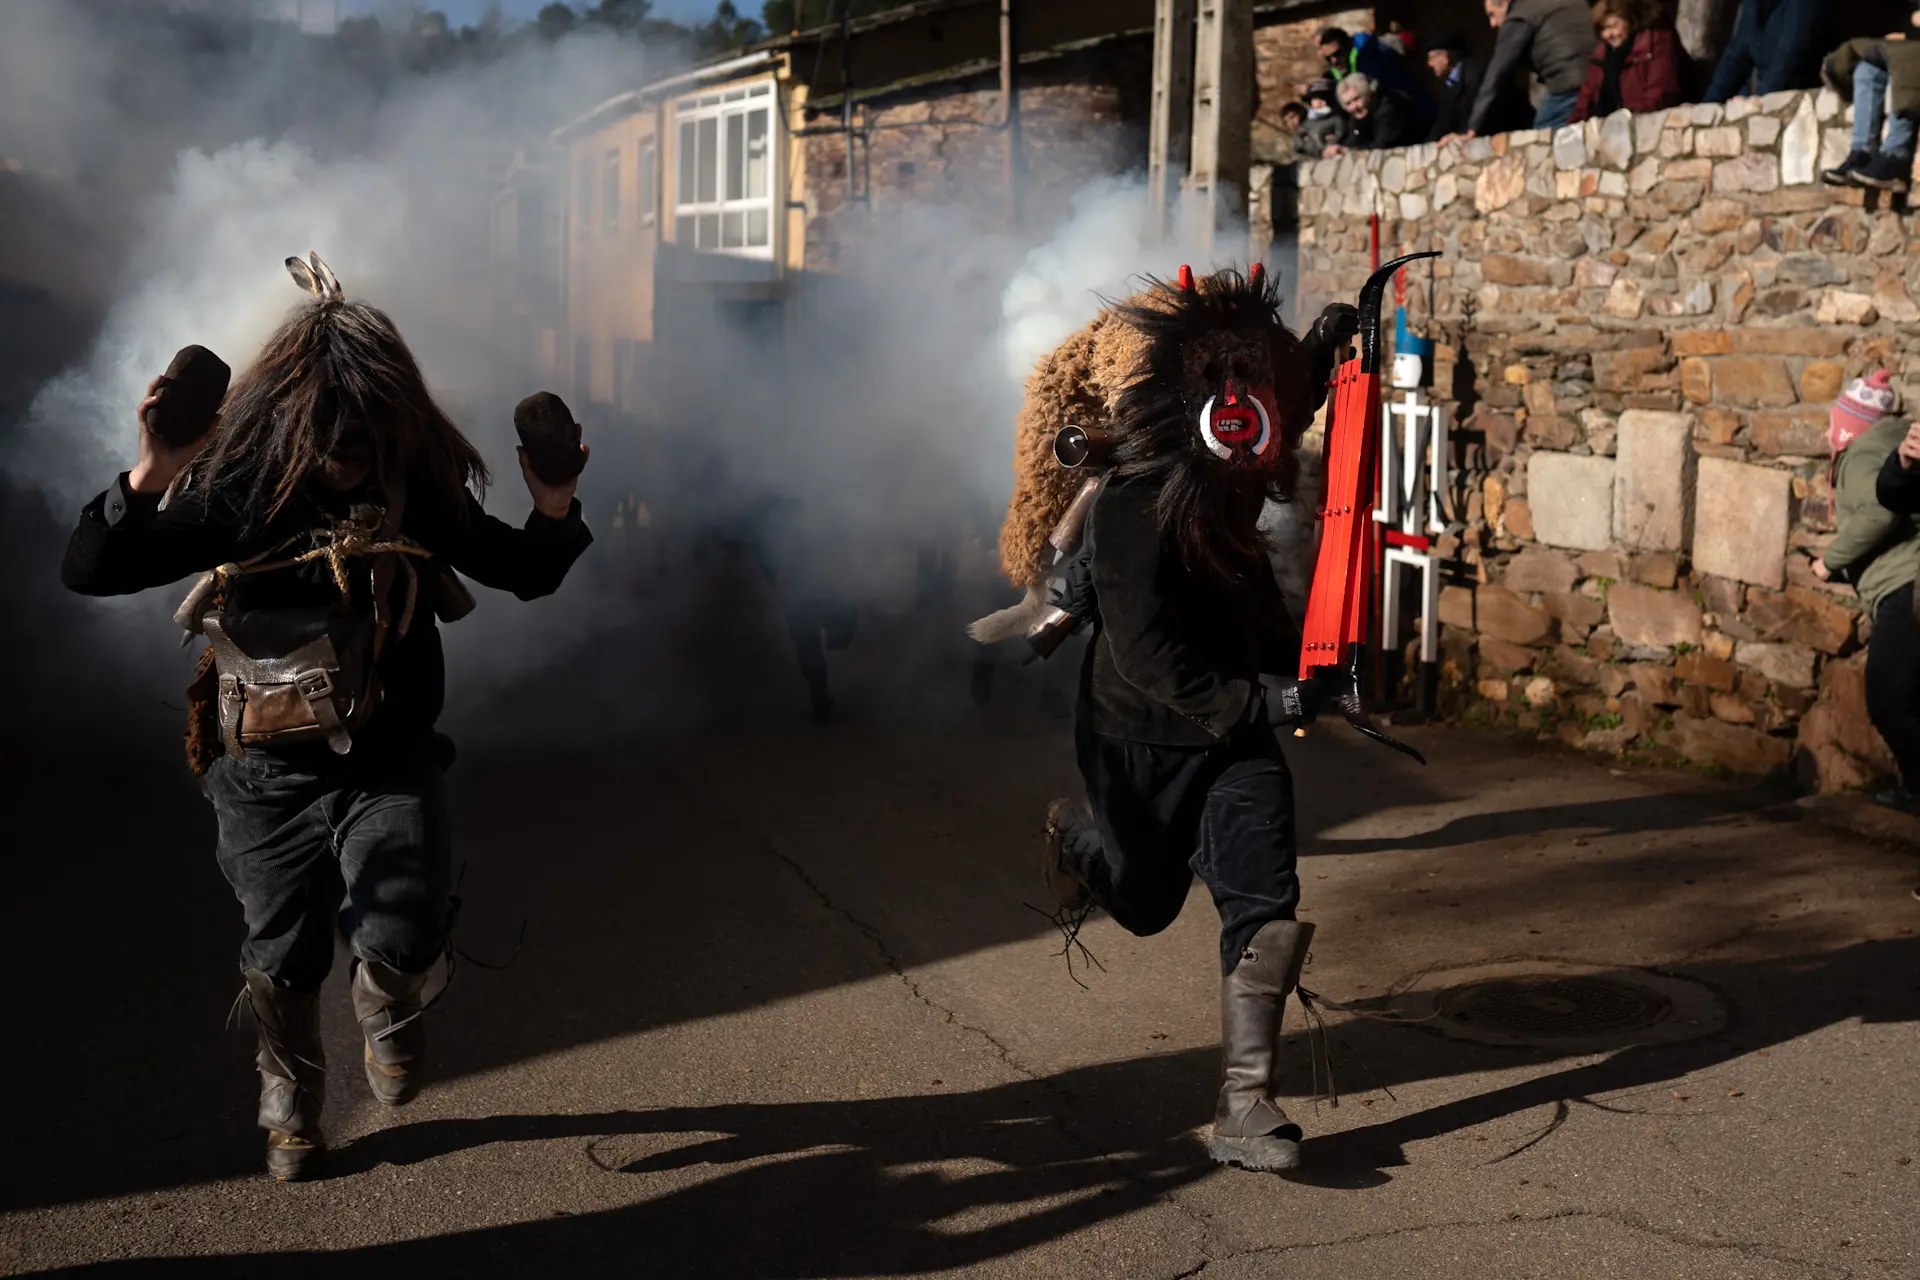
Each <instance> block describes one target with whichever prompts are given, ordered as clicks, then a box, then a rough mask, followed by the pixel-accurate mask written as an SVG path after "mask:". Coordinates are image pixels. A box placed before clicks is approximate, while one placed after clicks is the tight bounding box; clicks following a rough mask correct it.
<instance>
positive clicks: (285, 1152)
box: [242, 969, 327, 1182]
mask: <svg viewBox="0 0 1920 1280" xmlns="http://www.w3.org/2000/svg"><path fill="white" fill-rule="evenodd" d="M242 976H243V977H244V978H245V979H246V984H247V1002H248V1004H249V1005H250V1006H251V1008H252V1009H253V1021H254V1026H255V1027H256V1028H257V1030H258V1032H259V1037H260V1049H259V1052H258V1053H257V1054H255V1055H254V1064H255V1066H257V1067H258V1068H259V1070H260V1114H259V1124H260V1127H261V1128H262V1129H265V1130H266V1131H267V1172H268V1173H269V1174H271V1175H272V1176H273V1177H274V1178H275V1179H276V1180H278V1181H280V1182H299V1181H301V1180H302V1179H304V1178H311V1177H312V1176H314V1174H316V1173H317V1172H319V1170H320V1166H321V1164H322V1162H323V1161H324V1160H325V1159H326V1154H327V1143H326V1139H325V1138H324V1137H323V1136H322V1135H321V1133H320V1109H321V1107H323V1106H324V1105H325V1104H326V1100H327V1051H326V1048H325V1046H323V1045H322V1044H321V1041H320V993H319V992H318V991H295V990H293V989H292V988H290V987H282V986H279V985H277V984H276V983H275V982H274V980H273V979H272V978H270V977H268V976H267V975H266V974H265V973H264V972H262V971H261V970H259V969H248V970H246V971H245V972H244V973H243V975H242Z"/></svg>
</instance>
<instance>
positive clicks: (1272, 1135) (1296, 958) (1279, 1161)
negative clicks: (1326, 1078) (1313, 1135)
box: [1207, 920, 1313, 1170]
mask: <svg viewBox="0 0 1920 1280" xmlns="http://www.w3.org/2000/svg"><path fill="white" fill-rule="evenodd" d="M1312 940H1313V926H1312V925H1310V924H1303V923H1301V922H1300V921H1297V920H1274V921H1271V922H1270V923H1268V924H1266V925H1263V926H1262V927H1261V929H1260V932H1258V933H1256V934H1254V935H1253V938H1252V940H1251V941H1249V942H1248V943H1247V945H1246V948H1245V949H1244V950H1243V951H1242V952H1241V953H1240V963H1239V964H1237V965H1235V966H1234V969H1233V972H1232V973H1230V974H1228V975H1227V976H1226V977H1225V978H1224V979H1222V980H1221V983H1220V1056H1221V1060H1222V1061H1221V1065H1222V1075H1223V1076H1224V1080H1223V1082H1222V1084H1221V1085H1220V1103H1219V1106H1218V1107H1216V1108H1215V1109H1214V1115H1213V1129H1212V1131H1211V1132H1210V1133H1209V1134H1208V1137H1207V1154H1208V1155H1211V1156H1212V1157H1213V1158H1214V1159H1215V1160H1217V1161H1219V1162H1220V1163H1221V1164H1237V1165H1239V1166H1241V1167H1242V1168H1246V1169H1260V1170H1281V1169H1297V1168H1299V1167H1300V1126H1299V1125H1297V1124H1295V1123H1293V1121H1291V1120H1289V1119H1288V1118H1287V1113H1286V1112H1284V1111H1282V1110H1281V1109H1280V1105H1279V1104H1278V1103H1276V1102H1275V1101H1274V1100H1273V1090H1274V1086H1275V1085H1276V1084H1277V1083H1278V1080H1279V1074H1280V1073H1279V1057H1280V1024H1281V1020H1282V1017H1283V1015H1284V1014H1285V1011H1286V1006H1287V996H1288V995H1289V994H1291V993H1292V991H1293V989H1294V988H1295V987H1296V986H1298V985H1299V982H1300V966H1301V965H1302V964H1304V963H1305V962H1306V958H1307V944H1308V943H1309V942H1310V941H1312Z"/></svg>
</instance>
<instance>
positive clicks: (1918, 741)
mask: <svg viewBox="0 0 1920 1280" xmlns="http://www.w3.org/2000/svg"><path fill="white" fill-rule="evenodd" d="M1867 715H1868V716H1869V717H1870V718H1871V719H1872V720H1873V727H1874V728H1876V729H1878V730H1879V731H1880V736H1881V737H1882V738H1885V739H1886V740H1887V746H1888V748H1889V749H1890V750H1891V751H1892V752H1893V758H1894V759H1895V760H1896V761H1898V762H1899V765H1900V782H1901V785H1903V786H1905V787H1906V788H1907V789H1908V790H1912V789H1914V788H1915V787H1920V627H1916V626H1915V625H1914V621H1913V585H1912V584H1911V583H1909V584H1908V585H1906V586H1904V587H1902V588H1900V589H1899V590H1898V591H1896V592H1894V593H1893V594H1892V595H1890V596H1888V597H1887V598H1886V599H1884V600H1882V601H1881V602H1880V607H1879V608H1878V609H1876V610H1875V611H1874V615H1873V639H1871V640H1870V641H1868V642H1867Z"/></svg>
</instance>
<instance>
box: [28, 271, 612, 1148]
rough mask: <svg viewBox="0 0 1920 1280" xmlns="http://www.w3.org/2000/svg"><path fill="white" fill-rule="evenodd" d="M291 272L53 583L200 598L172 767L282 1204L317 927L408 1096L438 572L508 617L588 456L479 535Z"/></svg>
mask: <svg viewBox="0 0 1920 1280" xmlns="http://www.w3.org/2000/svg"><path fill="white" fill-rule="evenodd" d="M288 268H289V270H291V271H292V272H293V274H294V277H295V279H296V281H298V282H299V283H300V284H302V285H303V287H305V288H306V289H307V290H308V291H309V292H310V293H311V294H312V295H313V296H312V298H311V299H310V300H309V301H308V302H306V303H305V304H303V305H302V306H301V307H300V308H299V310H298V311H296V312H295V313H294V314H293V315H292V316H291V317H290V318H289V319H288V320H287V321H286V322H285V323H284V324H282V325H281V326H280V328H279V329H278V330H276V331H275V332H274V333H273V335H272V336H271V337H269V338H268V339H267V341H266V345H265V346H264V348H263V349H262V350H261V352H260V354H259V355H258V357H257V358H256V359H255V360H254V362H253V365H252V367H251V368H249V369H248V370H246V371H245V372H244V373H243V374H242V375H241V376H240V377H239V378H238V379H237V380H236V381H235V383H234V385H233V386H232V388H231V390H229V391H228V392H227V394H226V397H225V401H224V404H221V402H220V400H219V399H218V397H217V395H216V396H215V397H214V399H213V401H212V403H213V404H214V405H219V406H220V411H219V414H218V418H217V421H215V420H213V419H212V418H211V410H209V415H208V420H207V421H206V422H205V423H203V424H202V426H201V428H200V429H199V431H198V432H193V431H188V432H186V433H184V434H183V433H182V432H180V431H179V430H178V429H177V424H176V428H175V429H172V430H167V429H163V428H162V424H163V423H164V422H167V421H169V420H170V415H168V414H167V413H165V412H163V411H162V410H164V408H165V406H166V404H167V402H168V401H169V399H170V398H175V397H177V396H178V395H179V394H180V391H181V388H180V387H177V386H172V385H169V383H170V379H169V378H165V377H163V378H161V379H157V380H156V382H155V384H154V386H153V387H152V388H150V389H149V398H148V399H147V400H146V401H145V402H143V403H142V405H141V407H140V413H139V419H140V459H139V462H138V464H137V465H136V466H135V467H134V468H133V469H132V471H130V472H126V473H123V474H122V475H121V476H120V477H119V479H118V480H116V481H115V482H114V483H113V484H112V485H111V486H110V487H109V488H108V489H107V490H106V491H105V492H104V493H102V494H100V495H99V496H98V497H96V498H94V499H93V501H91V502H89V503H88V504H87V505H86V507H85V508H84V509H83V510H82V511H81V514H80V522H79V525H78V527H77V528H76V529H75V530H74V533H73V537H72V540H71V542H70V544H69V545H68V548H67V554H66V561H65V564H64V565H63V568H62V576H63V578H64V580H65V582H66V584H67V586H68V587H70V588H72V589H73V590H75V591H78V592H81V593H83V594H86V595H95V596H105V595H121V594H126V593H130V592H135V591H140V590H143V589H145V588H148V587H156V586H162V585H164V584H166V583H170V582H175V581H177V580H180V579H182V578H184V577H187V576H188V575H192V574H196V573H197V574H200V575H201V577H200V579H199V581H198V582H197V583H196V585H195V586H194V588H193V591H192V593H191V594H190V595H189V596H188V598H187V600H186V602H185V603H184V604H183V605H182V606H181V610H180V612H179V614H178V615H176V616H177V619H178V620H179V621H180V622H181V624H182V625H183V626H184V627H186V628H187V630H188V631H190V632H193V633H198V634H204V635H205V636H206V637H207V641H208V645H207V648H206V651H205V653H204V655H203V658H202V662H201V666H200V673H199V678H198V679H197V680H196V682H195V686H194V689H193V690H192V691H191V693H192V701H193V710H192V712H191V715H190V723H189V727H188V754H189V757H190V758H191V759H192V761H193V764H194V767H195V771H196V772H198V773H200V774H201V775H202V780H203V786H204V789H205V793H206V796H207V799H208V800H209V801H210V802H211V803H212V805H213V809H214V813H215V815H216V817H217V819H218V822H219V837H218V847H217V856H218V858H219V862H220V869H221V871H222V872H223V873H224V874H225V875H226V877H227V879H228V881H229V883H231V884H232V886H233V890H234V893H235V895H236V896H237V897H238V898H239V901H240V906H241V911H242V914H243V915H244V917H245V921H246V931H247V932H246V941H245V942H244V944H243V945H242V946H241V949H240V967H241V970H242V974H243V977H244V983H245V989H244V992H243V994H244V996H245V998H246V1000H247V1002H248V1004H249V1005H250V1007H251V1009H252V1012H253V1015H254V1020H255V1022H256V1023H257V1024H258V1030H259V1052H258V1057H257V1064H258V1067H259V1072H260V1110H259V1123H260V1126H261V1127H262V1128H264V1129H266V1130H267V1131H268V1139H267V1167H268V1170H269V1171H270V1172H271V1173H272V1174H273V1175H274V1176H275V1177H277V1178H280V1179H283V1180H291V1179H297V1178H301V1177H306V1176H309V1175H311V1174H312V1173H313V1172H314V1171H315V1170H316V1169H317V1167H318V1165H319V1162H320V1160H321V1158H322V1157H323V1155H324V1152H325V1143H324V1140H323V1138H322V1136H321V1129H320V1111H321V1105H322V1101H323V1099H324V1096H325V1087H326V1062H325V1054H324V1052H323V1050H322V1047H321V1041H320V1021H319V1003H318V1001H319V992H320V985H321V982H322V980H323V979H325V977H326V976H327V973H328V970H329V968H330V967H331V965H332V963H333V939H334V934H335V931H336V928H337V930H338V932H339V933H340V935H341V936H342V937H343V938H344V939H345V941H346V943H347V946H348V948H349V950H350V951H351V952H352V956H353V961H352V963H353V974H352V981H351V989H352V998H353V1008H354V1013H355V1015H356V1017H357V1018H358V1020H359V1022H360V1026H361V1028H362V1030H363V1032H364V1035H365V1051H364V1057H365V1072H366V1078H367V1082H368V1084H369V1086H370V1087H371V1088H372V1091H373V1094H374V1096H375V1097H376V1098H378V1099H379V1100H380V1101H382V1102H384V1103H388V1104H392V1105H400V1104H403V1103H405V1102H408V1101H410V1100H411V1099H412V1098H413V1096H414V1095H415V1093H416V1092H417V1090H418V1089H419V1087H420V1079H421V1071H422V1067H423V1065H424V1061H425V1050H426V1039H425V1027H424V1024H423V1022H422V1021H421V1016H420V1015H421V1009H422V1003H423V988H424V986H425V983H426V977H427V972H428V970H429V968H430V967H432V965H433V963H434V962H435V961H436V960H437V959H439V958H440V956H441V955H442V954H443V953H445V952H446V950H447V948H448V945H449V944H448V935H449V933H450V931H451V928H452V914H453V907H454V900H453V898H452V886H451V884H450V880H449V861H450V854H449V842H448V829H447V812H446V799H445V792H444V788H443V783H442V775H443V771H444V770H445V769H446V768H447V766H448V765H449V764H450V763H451V761H452V754H453V753H452V744H451V743H450V742H449V741H448V740H447V739H446V738H445V737H443V736H441V735H440V734H438V733H437V732H436V731H435V728H434V723H435V720H436V718H437V717H438V716H439V714H440V710H441V703H442V700H443V697H444V663H443V658H442V654H441V646H440V635H439V631H438V630H437V628H436V625H435V624H436V617H437V618H438V619H439V620H441V621H451V620H453V619H455V618H458V617H460V616H461V615H463V614H464V613H465V612H466V611H467V610H468V609H470V608H472V606H473V600H472V598H471V596H469V595H467V593H466V590H465V588H464V587H463V586H462V585H461V582H460V580H459V579H458V578H457V577H455V571H456V570H457V571H458V572H459V573H461V574H464V575H466V576H467V577H469V578H472V579H474V580H475V581H477V582H480V583H483V584H485V585H487V586H490V587H494V588H496V589H499V590H503V591H511V592H513V593H514V594H515V595H517V596H519V597H520V598H521V599H523V600H531V599H534V598H535V597H538V596H544V595H547V594H549V593H551V592H552V591H554V590H555V589H556V588H558V587H559V585H560V583H561V580H562V579H563V578H564V577H565V576H566V573H567V570H568V568H569V567H570V566H571V565H572V563H573V561H574V560H575V558H576V557H578V556H579V555H580V553H581V552H582V551H583V550H584V549H585V548H586V546H587V545H588V543H589V542H591V541H592V538H591V536H590V535H589V534H588V532H587V529H586V527H585V526H584V525H583V524H582V523H581V520H580V504H579V503H578V502H576V501H575V500H574V498H573V490H574V486H575V483H576V478H577V474H578V471H579V464H580V463H581V462H582V461H584V454H585V450H584V449H582V448H580V447H579V446H578V445H577V444H576V445H574V446H573V453H574V455H575V456H574V458H573V460H572V465H571V466H558V467H556V466H555V465H553V464H551V462H550V461H549V462H548V463H547V464H545V465H542V466H540V468H539V470H540V471H541V472H542V473H544V474H546V475H548V476H549V477H552V476H556V475H559V476H564V477H566V478H565V479H563V480H562V481H561V482H559V483H550V482H549V481H546V480H542V479H541V478H540V476H539V474H536V472H535V470H534V468H533V467H532V466H530V465H529V460H528V455H527V451H526V450H525V449H522V451H521V464H522V471H523V472H525V474H526V480H527V487H528V490H529V491H530V492H531V494H532V496H533V501H534V511H533V512H532V514H530V515H529V516H528V517H527V520H526V523H525V525H524V526H523V527H521V528H517V529H516V528H513V527H511V526H509V525H507V524H504V523H502V522H501V521H499V520H496V519H494V518H493V517H491V516H489V515H487V514H486V512H485V511H484V510H483V509H482V508H481V505H480V501H479V498H478V496H477V495H478V494H479V493H480V492H481V491H482V489H483V486H484V485H485V483H486V481H487V468H486V464H485V463H484V462H483V461H482V460H481V457H480V455H479V453H478V452H476V451H475V449H474V447H473V446H472V445H471V444H470V443H468V441H467V440H466V439H465V437H463V436H462V435H461V433H460V431H459V429H458V428H456V427H455V426H454V424H453V423H452V422H451V421H449V420H448V418H447V416H446V415H445V414H444V413H443V412H441V410H440V408H439V406H438V405H436V404H435V403H434V401H433V398H432V396H431V395H430V394H429V393H428V391H427V388H426V385H425V383H424V382H423V381H422V378H421V375H420V370H419V368H418V366H417V365H416V364H415V362H414V358H413V354H412V352H411V351H409V350H408V348H407V344H406V343H405V342H404V341H403V340H402V339H401V337H400V334H399V333H398V332H397V331H396V330H395V329H394V326H393V322H392V321H391V320H389V319H388V318H387V316H386V315H385V314H383V313H382V312H380V311H378V310H376V309H374V308H373V307H370V306H367V305H366V304H364V303H359V302H349V301H347V300H346V298H345V297H344V295H343V292H342V290H341V288H340V284H339V281H338V280H337V279H335V278H334V276H333V273H332V272H331V271H329V270H328V269H327V268H326V265H325V264H324V263H322V262H321V261H320V260H319V259H318V258H317V257H313V258H312V259H311V261H310V263H308V262H302V261H301V260H299V259H297V258H295V259H289V260H288ZM185 354H186V353H183V355H185ZM209 357H210V353H209ZM216 363H217V361H216ZM178 416H179V415H178V414H174V415H171V418H176V419H177V417H178ZM575 438H576V440H577V436H576V437H575ZM163 497H164V498H165V502H164V504H163V502H162V498H163Z"/></svg>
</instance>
